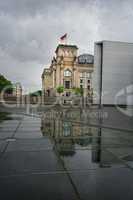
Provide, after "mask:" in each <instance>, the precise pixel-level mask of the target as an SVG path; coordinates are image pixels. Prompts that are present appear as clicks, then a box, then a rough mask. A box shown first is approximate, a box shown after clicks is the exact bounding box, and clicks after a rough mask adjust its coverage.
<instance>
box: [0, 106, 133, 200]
mask: <svg viewBox="0 0 133 200" xmlns="http://www.w3.org/2000/svg"><path fill="white" fill-rule="evenodd" d="M87 113H89V112H88V110H84V111H83V110H76V109H75V110H72V109H61V110H59V109H56V110H51V109H49V110H48V109H47V111H45V112H42V113H41V114H40V115H39V116H38V115H36V116H35V115H34V117H33V116H30V115H29V116H28V115H25V114H20V113H17V114H15V113H13V114H10V115H9V116H10V118H11V119H10V120H9V119H8V118H7V119H4V120H2V121H1V122H0V194H1V199H4V200H6V199H14V200H15V199H16V200H18V199H35V200H36V199H43V200H44V199H47V200H48V199H50V200H51V199H57V200H65V199H66V200H68V199H69V200H77V199H78V200H79V199H83V200H88V199H91V200H93V199H94V200H97V199H98V200H103V199H107V200H115V199H116V200H117V199H121V200H125V199H126V200H132V199H133V131H132V130H133V127H132V123H131V122H132V119H131V118H130V119H128V118H126V117H125V116H121V117H119V118H120V119H118V120H117V122H116V120H115V117H116V115H115V117H113V119H112V117H111V116H110V115H109V118H108V120H107V119H105V120H104V121H102V123H99V120H98V119H94V118H93V119H92V118H89V119H88V117H87ZM111 113H112V110H111ZM111 115H112V114H111ZM119 115H120V114H119V113H118V116H119ZM110 117H111V119H110ZM122 117H123V120H124V121H125V120H127V121H125V124H124V123H122V122H124V121H123V120H122ZM127 124H128V126H127Z"/></svg>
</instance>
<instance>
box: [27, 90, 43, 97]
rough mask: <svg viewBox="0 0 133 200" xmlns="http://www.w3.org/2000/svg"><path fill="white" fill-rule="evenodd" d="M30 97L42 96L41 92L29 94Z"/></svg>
mask: <svg viewBox="0 0 133 200" xmlns="http://www.w3.org/2000/svg"><path fill="white" fill-rule="evenodd" d="M30 96H42V90H37V91H35V92H32V93H30Z"/></svg>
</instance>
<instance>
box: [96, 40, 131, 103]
mask: <svg viewBox="0 0 133 200" xmlns="http://www.w3.org/2000/svg"><path fill="white" fill-rule="evenodd" d="M101 78H102V82H101ZM132 84H133V44H132V43H124V42H111V41H103V42H99V43H95V54H94V76H93V85H94V90H95V91H96V92H97V93H98V94H100V88H101V86H102V93H103V96H102V99H101V100H102V104H115V103H116V100H117V104H124V105H127V103H128V104H130V105H133V96H130V98H128V97H127V96H128V94H127V93H128V92H129V93H133V86H132ZM128 86H130V87H128ZM127 101H128V102H127ZM98 102H99V100H98V99H97V100H96V101H95V103H98Z"/></svg>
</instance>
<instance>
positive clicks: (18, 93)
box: [13, 83, 22, 97]
mask: <svg viewBox="0 0 133 200" xmlns="http://www.w3.org/2000/svg"><path fill="white" fill-rule="evenodd" d="M13 96H14V97H22V86H21V84H20V83H15V84H13Z"/></svg>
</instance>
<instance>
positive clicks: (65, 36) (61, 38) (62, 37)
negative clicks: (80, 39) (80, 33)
mask: <svg viewBox="0 0 133 200" xmlns="http://www.w3.org/2000/svg"><path fill="white" fill-rule="evenodd" d="M66 38H67V33H65V34H64V35H63V36H61V37H60V40H61V41H63V40H65V39H66Z"/></svg>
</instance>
